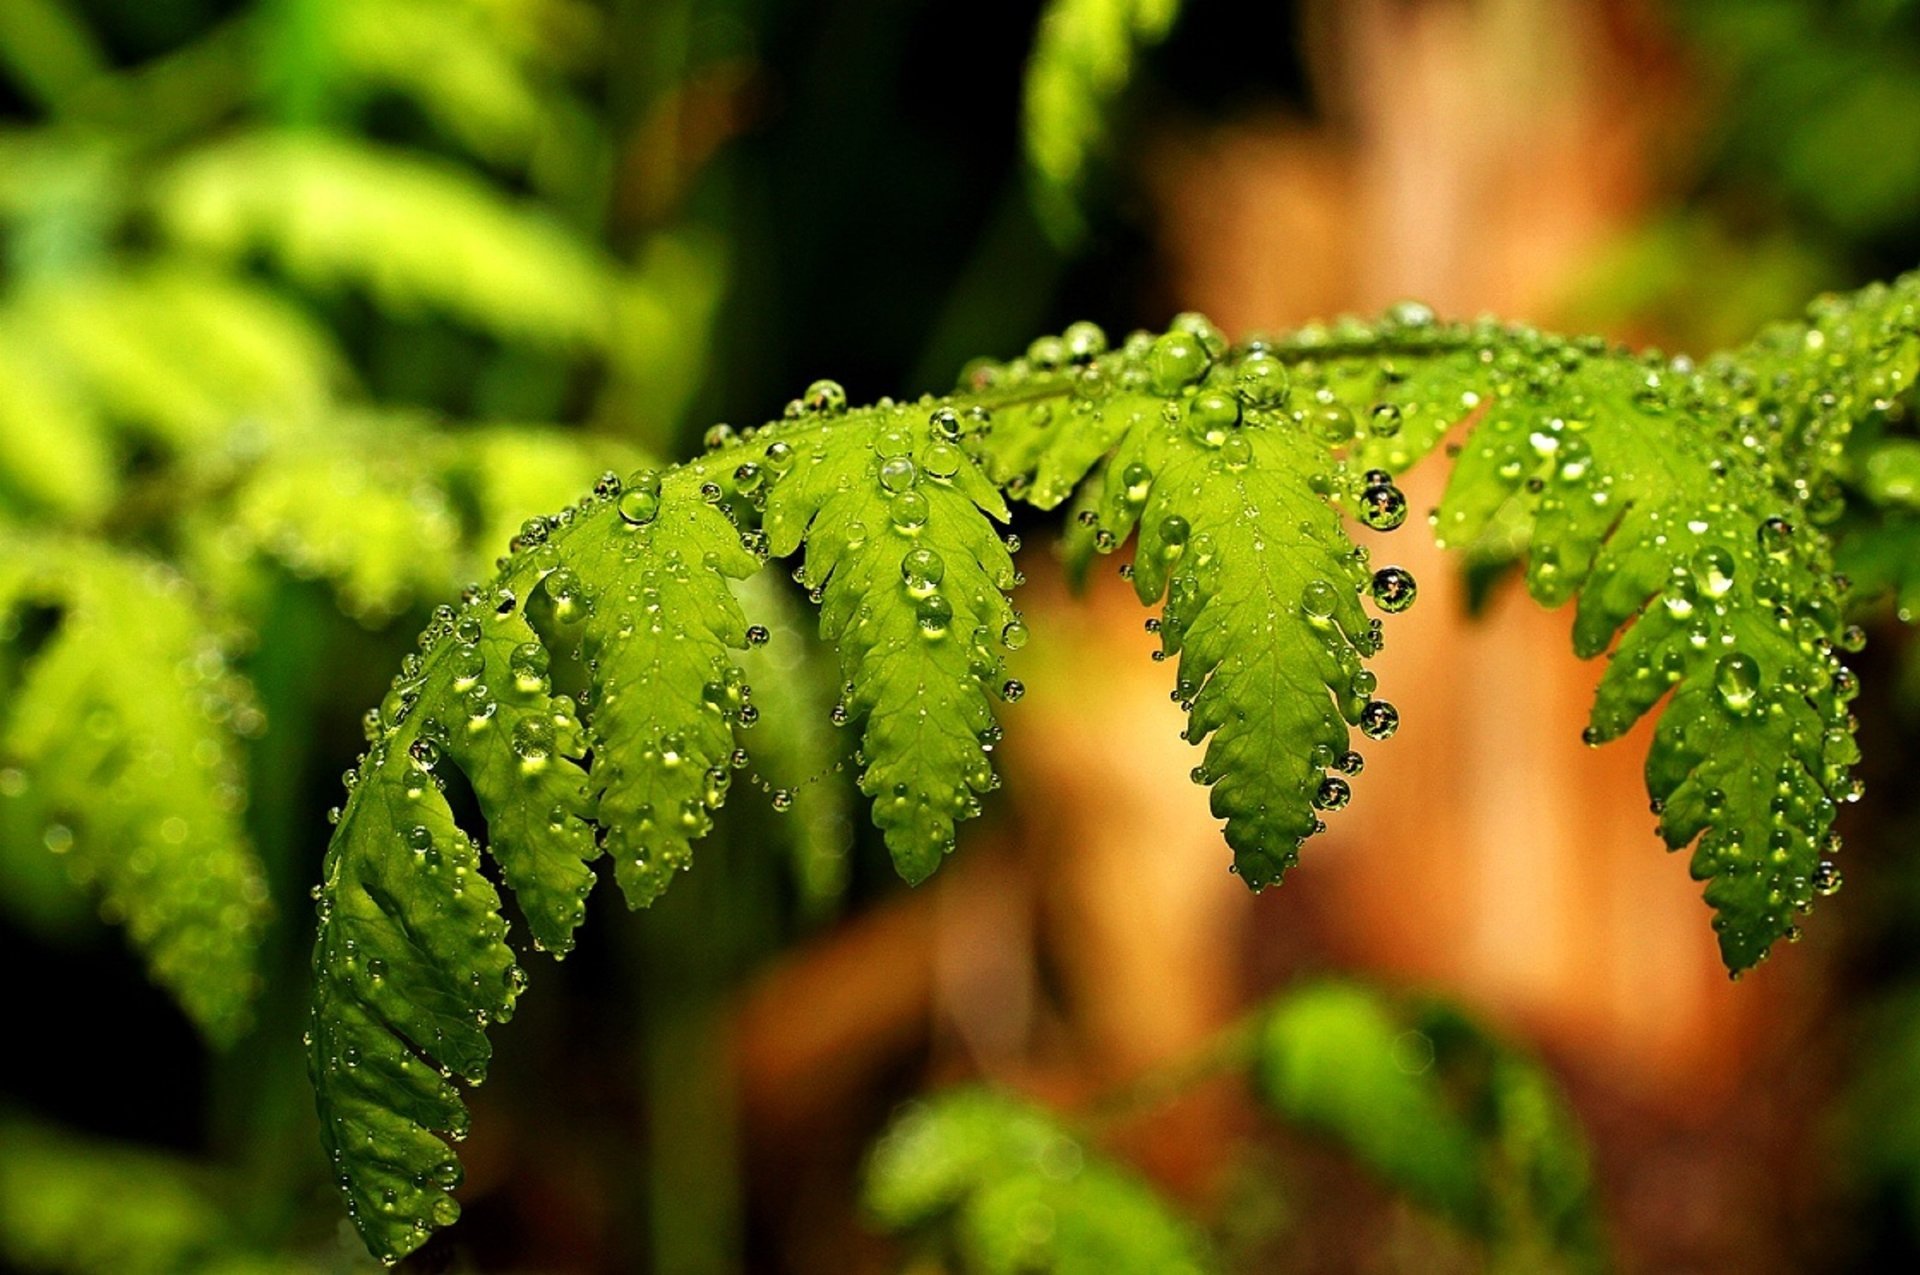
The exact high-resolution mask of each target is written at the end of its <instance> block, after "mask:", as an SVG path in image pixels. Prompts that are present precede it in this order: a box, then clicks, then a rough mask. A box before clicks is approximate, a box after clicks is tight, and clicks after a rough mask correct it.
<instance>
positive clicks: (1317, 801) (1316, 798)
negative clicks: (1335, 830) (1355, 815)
mask: <svg viewBox="0 0 1920 1275" xmlns="http://www.w3.org/2000/svg"><path fill="white" fill-rule="evenodd" d="M1352 799H1353V787H1352V785H1350V784H1349V783H1347V781H1346V780H1344V779H1342V778H1340V777H1339V776H1338V775H1328V776H1327V777H1326V778H1324V779H1322V780H1321V781H1320V786H1319V787H1318V788H1316V789H1315V790H1314V793H1313V804H1314V805H1315V806H1318V807H1319V808H1320V809H1322V810H1342V809H1345V808H1346V804H1347V803H1348V802H1349V801H1351V800H1352Z"/></svg>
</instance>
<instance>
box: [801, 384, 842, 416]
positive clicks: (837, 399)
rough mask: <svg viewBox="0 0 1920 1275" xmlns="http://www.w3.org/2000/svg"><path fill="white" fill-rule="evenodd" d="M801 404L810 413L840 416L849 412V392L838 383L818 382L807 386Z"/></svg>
mask: <svg viewBox="0 0 1920 1275" xmlns="http://www.w3.org/2000/svg"><path fill="white" fill-rule="evenodd" d="M789 384H791V382H789ZM800 404H801V406H802V407H804V408H806V410H807V411H809V412H815V413H818V414H819V415H822V416H839V415H842V414H844V413H845V412H846V410H847V391H846V390H845V389H843V388H842V387H841V385H840V382H838V381H829V380H824V379H822V380H818V381H815V382H814V383H813V384H811V385H809V386H807V392H806V393H805V394H802V395H801V396H800Z"/></svg>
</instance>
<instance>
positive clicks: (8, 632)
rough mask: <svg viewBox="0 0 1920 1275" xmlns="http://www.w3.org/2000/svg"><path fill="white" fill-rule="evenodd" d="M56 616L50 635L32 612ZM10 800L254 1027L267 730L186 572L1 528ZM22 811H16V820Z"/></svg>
mask: <svg viewBox="0 0 1920 1275" xmlns="http://www.w3.org/2000/svg"><path fill="white" fill-rule="evenodd" d="M36 614H37V615H39V616H41V617H43V620H44V621H46V622H50V623H51V625H52V628H51V632H50V633H49V634H47V635H45V636H44V637H43V638H36V637H35V634H34V633H33V632H32V631H31V629H29V630H27V631H23V629H22V627H21V626H22V624H23V622H25V621H29V620H30V619H31V618H32V616H33V615H36ZM28 639H33V640H35V641H36V642H37V645H35V646H33V647H31V648H30V649H28V650H27V651H26V652H25V656H26V658H25V659H24V661H23V662H21V663H19V664H18V665H11V664H9V663H0V673H9V670H11V672H10V676H9V680H8V682H7V684H4V685H0V705H4V712H3V713H0V801H6V802H12V803H19V804H21V805H24V806H26V807H27V808H28V809H29V810H30V811H31V812H32V815H33V817H34V818H36V819H38V820H39V821H40V822H41V823H42V824H43V826H44V827H45V829H46V833H45V843H46V846H47V847H48V848H49V849H51V850H53V851H55V852H56V853H60V854H64V855H67V856H70V864H71V872H72V874H73V876H74V877H75V879H76V880H78V881H81V882H83V883H88V884H91V885H92V886H93V887H94V888H95V889H96V890H97V891H98V892H99V895H100V899H101V911H102V913H103V914H104V915H106V916H109V917H111V918H114V919H116V920H118V921H119V922H120V923H121V924H122V925H124V926H125V928H126V930H127V933H128V935H129V937H130V938H131V939H132V941H133V944H134V946H135V947H137V948H138V949H139V950H140V951H141V952H142V953H143V954H144V955H145V957H146V960H147V964H148V966H149V968H150V970H151V971H152V974H153V977H154V979H155V980H156V981H157V982H159V983H160V984H161V985H162V986H164V987H166V988H167V989H168V991H170V992H171V993H172V994H173V995H174V997H175V998H176V999H177V1000H179V1002H180V1004H181V1006H182V1007H183V1008H184V1009H185V1010H186V1011H187V1013H188V1015H189V1016H190V1017H191V1018H193V1020H194V1021H195V1022H196V1023H197V1024H198V1025H199V1026H200V1028H201V1029H202V1030H203V1031H204V1032H205V1033H206V1034H207V1035H208V1037H210V1038H211V1039H213V1040H214V1041H216V1042H222V1043H224V1042H227V1041H231V1040H232V1039H233V1038H234V1037H236V1036H237V1035H238V1034H239V1033H240V1032H241V1030H242V1029H244V1028H245V1026H246V1025H247V1021H248V1013H249V1007H250V1002H251V1000H252V997H253V994H254V991H255V986H256V984H257V982H258V975H257V973H256V972H255V959H256V955H257V948H258V945H259V941H260V933H261V929H262V926H263V924H264V921H265V913H266V898H267V896H266V883H265V881H264V879H263V875H262V871H261V867H260V864H259V861H258V859H257V858H256V857H255V855H254V852H253V850H252V848H251V847H250V846H249V845H248V843H247V840H246V837H245V835H244V832H243V830H242V828H241V806H242V804H243V797H242V792H243V789H242V784H241V776H240V772H239V764H238V759H237V757H236V753H237V746H236V742H235V738H234V737H235V734H236V733H239V734H251V733H254V732H256V731H257V730H258V729H259V728H260V725H261V723H260V721H259V711H258V709H256V708H255V707H254V706H253V703H252V699H251V695H250V693H249V691H248V688H247V686H246V684H245V683H244V682H243V681H242V680H241V679H240V678H239V677H238V676H237V675H236V674H234V673H233V672H231V671H230V670H229V669H228V667H227V665H226V663H225V661H224V658H223V656H222V653H221V650H220V647H219V645H218V643H217V642H216V641H215V639H214V637H213V635H212V634H211V632H210V631H209V629H208V626H207V622H206V620H205V618H204V617H203V615H202V614H201V612H200V610H199V608H198V607H197V605H196V604H195V602H194V600H193V598H192V596H191V594H190V593H189V592H188V590H187V588H186V586H185V584H184V583H183V582H182V581H181V580H180V579H179V578H178V577H176V576H174V575H172V574H171V573H170V572H168V571H166V570H164V569H163V568H161V567H160V566H158V565H157V564H153V563H149V562H145V561H142V560H139V559H136V558H131V557H125V556H122V555H120V554H117V553H115V552H113V551H110V550H107V549H103V548H100V547H97V546H94V545H89V544H86V543H84V542H79V541H70V540H63V539H50V538H42V537H31V536H24V535H21V534H18V533H11V532H0V640H4V642H5V643H6V644H8V645H12V644H15V643H19V642H22V641H25V640H28ZM9 821H10V822H11V821H12V820H11V819H10V820H9Z"/></svg>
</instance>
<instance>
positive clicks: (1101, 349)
mask: <svg viewBox="0 0 1920 1275" xmlns="http://www.w3.org/2000/svg"><path fill="white" fill-rule="evenodd" d="M1060 340H1061V343H1062V344H1063V345H1064V346H1065V347H1066V353H1067V357H1068V358H1069V359H1071V360H1072V361H1073V362H1075V363H1086V362H1088V361H1090V360H1092V359H1096V358H1098V357H1099V356H1100V355H1102V354H1105V353H1106V352H1107V334H1106V333H1105V332H1103V331H1102V330H1101V328H1100V325H1099V324H1097V323H1088V322H1086V321H1084V320H1083V321H1081V322H1079V323H1069V324H1068V325H1067V330H1066V331H1065V332H1062V333H1061V334H1060Z"/></svg>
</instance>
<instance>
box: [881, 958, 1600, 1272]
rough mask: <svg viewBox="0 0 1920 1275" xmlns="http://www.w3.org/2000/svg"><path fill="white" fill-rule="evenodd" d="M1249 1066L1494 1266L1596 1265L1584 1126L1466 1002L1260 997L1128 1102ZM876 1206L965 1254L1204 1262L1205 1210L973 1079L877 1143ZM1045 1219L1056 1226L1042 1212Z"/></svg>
mask: <svg viewBox="0 0 1920 1275" xmlns="http://www.w3.org/2000/svg"><path fill="white" fill-rule="evenodd" d="M1223 1068H1225V1069H1227V1070H1231V1071H1235V1072H1239V1071H1244V1072H1245V1074H1246V1075H1247V1076H1248V1078H1249V1079H1251V1080H1252V1081H1253V1083H1254V1087H1255V1088H1256V1090H1257V1091H1258V1092H1259V1094H1260V1095H1261V1097H1262V1098H1263V1100H1264V1101H1265V1103H1266V1105H1267V1106H1268V1108H1269V1109H1270V1110H1271V1112H1272V1113H1273V1115H1274V1116H1276V1117H1277V1118H1278V1121H1279V1123H1280V1124H1282V1125H1283V1126H1286V1127H1290V1128H1294V1129H1297V1130H1300V1131H1302V1132H1305V1133H1309V1134H1312V1135H1314V1136H1316V1137H1317V1138H1319V1139H1321V1140H1323V1141H1325V1142H1327V1143H1330V1144H1332V1145H1333V1146H1334V1147H1336V1148H1337V1149H1338V1150H1340V1151H1342V1152H1344V1153H1345V1154H1346V1155H1348V1156H1350V1157H1351V1158H1353V1159H1354V1160H1356V1161H1357V1162H1359V1163H1360V1164H1361V1165H1363V1166H1365V1167H1366V1168H1367V1169H1369V1170H1371V1171H1372V1172H1373V1173H1374V1174H1375V1175H1377V1176H1378V1177H1379V1178H1380V1179H1381V1180H1382V1183H1383V1185H1385V1186H1386V1187H1387V1188H1388V1189H1389V1190H1390V1191H1391V1192H1392V1193H1393V1194H1394V1195H1396V1196H1400V1197H1403V1198H1406V1199H1408V1200H1410V1201H1412V1202H1414V1203H1415V1204H1418V1205H1420V1206H1422V1207H1424V1208H1427V1209H1430V1210H1432V1211H1434V1212H1435V1213H1437V1214H1438V1215H1440V1216H1441V1217H1443V1218H1445V1219H1446V1220H1447V1221H1449V1222H1450V1223H1452V1224H1454V1225H1456V1226H1458V1227H1460V1228H1461V1229H1462V1230H1464V1231H1465V1232H1467V1233H1468V1234H1470V1235H1472V1236H1474V1237H1475V1238H1476V1239H1477V1240H1478V1241H1479V1242H1481V1243H1482V1244H1484V1246H1485V1251H1486V1255H1487V1257H1488V1259H1489V1266H1490V1268H1491V1269H1496V1270H1513V1271H1580V1270H1596V1269H1600V1268H1602V1267H1603V1266H1604V1254H1603V1252H1602V1249H1601V1245H1600V1241H1599V1230H1598V1219H1597V1215H1596V1211H1595V1204H1594V1199H1593V1184H1592V1180H1591V1175H1590V1172H1589V1168H1588V1159H1587V1151H1586V1143H1585V1138H1584V1136H1583V1135H1582V1133H1581V1131H1580V1128H1579V1126H1578V1125H1577V1123H1576V1122H1575V1121H1574V1118H1573V1115H1572V1112H1571V1109H1570V1108H1569V1107H1568V1104H1567V1102H1566V1100H1565V1098H1564V1097H1563V1096H1562V1095H1561V1094H1560V1091H1559V1088H1558V1086H1557V1085H1556V1084H1555V1083H1554V1081H1553V1080H1552V1078H1551V1077H1550V1076H1549V1075H1548V1074H1547V1073H1546V1071H1545V1070H1544V1069H1542V1068H1541V1067H1540V1066H1539V1065H1538V1064H1537V1063H1535V1062H1533V1061H1532V1060H1531V1059H1529V1058H1527V1057H1526V1056H1524V1055H1523V1054H1521V1053H1520V1052H1518V1051H1516V1050H1514V1049H1512V1048H1511V1047H1509V1046H1507V1045H1505V1044H1503V1043H1502V1042H1500V1041H1499V1040H1497V1039H1496V1038H1495V1037H1493V1036H1492V1035H1490V1034H1489V1033H1487V1032H1486V1031H1485V1030H1483V1029H1482V1028H1481V1027H1479V1026H1478V1025H1477V1024H1476V1023H1474V1022H1473V1021H1472V1020H1471V1019H1470V1018H1468V1017H1467V1016H1466V1015H1464V1014H1462V1013H1461V1012H1460V1011H1458V1010H1456V1009H1454V1008H1452V1007H1450V1006H1448V1005H1445V1004H1443V1003H1440V1002H1437V1001H1426V1000H1419V999H1412V998H1396V997H1393V996H1390V995H1387V994H1385V993H1381V992H1377V991H1373V990H1369V989H1367V988H1364V987H1361V986H1358V985H1352V984H1345V983H1310V984H1307V985H1305V986H1302V987H1299V988H1296V989H1293V990H1290V991H1288V992H1285V993H1283V994H1282V995H1280V996H1278V997H1276V998H1275V999H1274V1000H1273V1001H1271V1002H1269V1003H1268V1004H1266V1005H1263V1006H1261V1007H1260V1008H1258V1009H1256V1010H1255V1011H1254V1012H1253V1013H1252V1014H1250V1015H1249V1016H1248V1017H1247V1019H1246V1020H1244V1021H1243V1022H1242V1023H1241V1024H1239V1025H1237V1026H1235V1027H1232V1028H1230V1029H1228V1030H1227V1031H1226V1032H1224V1033H1223V1034H1222V1035H1221V1036H1219V1037H1218V1038H1216V1039H1215V1040H1214V1041H1212V1042H1210V1043H1209V1044H1208V1045H1206V1046H1204V1047H1203V1048H1202V1050H1201V1052H1200V1053H1199V1054H1198V1055H1197V1056H1196V1057H1195V1058H1194V1059H1191V1060H1188V1061H1186V1062H1183V1063H1179V1064H1176V1066H1175V1068H1174V1070H1173V1071H1172V1072H1170V1073H1168V1075H1166V1076H1162V1077H1149V1078H1148V1081H1147V1082H1146V1083H1145V1084H1144V1085H1143V1086H1142V1087H1141V1088H1140V1089H1138V1090H1135V1091H1129V1092H1128V1093H1127V1094H1126V1095H1125V1097H1126V1099H1127V1101H1126V1102H1124V1103H1122V1104H1119V1105H1118V1106H1113V1105H1109V1106H1106V1107H1099V1108H1096V1112H1095V1114H1096V1118H1095V1120H1094V1122H1093V1127H1094V1128H1095V1129H1101V1128H1106V1127H1110V1124H1111V1121H1112V1120H1113V1119H1114V1117H1115V1114H1116V1112H1118V1113H1119V1114H1120V1115H1123V1116H1124V1115H1125V1114H1126V1113H1127V1112H1128V1111H1131V1110H1134V1109H1137V1107H1138V1106H1139V1105H1140V1103H1141V1101H1142V1100H1148V1101H1154V1102H1158V1101H1164V1100H1165V1099H1166V1098H1168V1097H1170V1096H1172V1095H1173V1094H1175V1093H1177V1092H1178V1091H1179V1090H1180V1088H1182V1087H1183V1085H1184V1084H1189V1083H1192V1082H1195V1081H1197V1080H1201V1079H1204V1078H1207V1077H1209V1076H1214V1075H1217V1074H1220V1072H1221V1071H1222V1070H1223ZM865 1198H866V1204H867V1208H868V1210H869V1212H870V1213H872V1215H873V1216H874V1218H875V1220H876V1221H877V1222H878V1223H879V1224H880V1225H881V1226H882V1227H883V1228H884V1229H886V1230H888V1231H891V1232H895V1233H900V1234H905V1235H908V1236H915V1237H918V1238H920V1239H921V1240H922V1241H923V1242H925V1243H926V1245H927V1248H928V1251H929V1254H930V1255H931V1256H934V1257H935V1258H936V1260H940V1259H945V1260H946V1264H947V1265H948V1266H950V1267H955V1268H957V1269H960V1270H965V1271H977V1272H998V1271H1016V1270H1018V1271H1050V1272H1070V1271H1096V1270H1110V1271H1118V1272H1131V1271H1141V1272H1148V1271H1153V1272H1158V1271H1163V1270H1180V1269H1191V1270H1198V1269H1212V1268H1213V1266H1214V1264H1215V1263H1214V1261H1213V1257H1212V1254H1211V1252H1210V1249H1209V1246H1208V1244H1207V1241H1206V1239H1205V1237H1204V1235H1203V1233H1202V1232H1201V1231H1200V1229H1199V1228H1198V1226H1197V1225H1196V1224H1195V1223H1193V1222H1191V1221H1188V1220H1186V1219H1185V1218H1183V1217H1182V1216H1181V1215H1180V1214H1179V1213H1178V1212H1177V1211H1176V1210H1174V1209H1173V1208H1172V1207H1171V1206H1170V1205H1168V1204H1167V1203H1165V1202H1164V1201H1161V1200H1159V1199H1158V1198H1157V1197H1156V1196H1155V1195H1154V1194H1153V1193H1152V1192H1151V1191H1150V1190H1149V1189H1148V1188H1147V1187H1146V1185H1145V1184H1144V1183H1142V1182H1140V1181H1138V1180H1136V1179H1134V1178H1133V1177H1132V1176H1131V1175H1129V1174H1126V1173H1125V1172H1123V1171H1118V1170H1116V1169H1115V1168H1114V1167H1113V1166H1112V1165H1111V1164H1109V1163H1108V1162H1106V1161H1104V1160H1102V1159H1101V1158H1099V1157H1098V1156H1097V1155H1096V1154H1094V1153H1093V1152H1090V1151H1088V1150H1086V1149H1085V1148H1084V1147H1083V1146H1082V1144H1081V1142H1080V1141H1079V1140H1078V1139H1077V1138H1076V1137H1075V1136H1074V1135H1073V1134H1071V1133H1069V1132H1068V1131H1067V1129H1066V1128H1064V1127H1063V1125H1062V1123H1061V1122H1060V1121H1058V1120H1056V1119H1055V1118H1054V1117H1051V1116H1049V1115H1047V1114H1045V1113H1043V1112H1040V1111H1038V1110H1036V1109H1034V1108H1033V1107H1031V1106H1028V1105H1027V1104H1025V1103H1022V1102H1019V1101H1017V1100H1015V1099H1012V1098H1010V1097H1007V1096H1004V1095H1001V1094H997V1093H993V1092H990V1091H982V1090H974V1089H961V1090H955V1091H952V1092H949V1093H946V1094H942V1095H940V1096H939V1097H937V1098H935V1099H934V1100H933V1101H932V1102H931V1103H925V1104H915V1105H913V1106H911V1107H909V1108H908V1109H907V1111H906V1112H905V1113H903V1114H902V1115H901V1116H899V1117H898V1118H897V1119H896V1120H895V1121H894V1123H893V1124H892V1125H891V1126H890V1127H889V1129H888V1131H887V1132H886V1134H885V1135H884V1136H883V1137H882V1138H881V1139H880V1141H879V1142H878V1143H877V1144H876V1145H875V1147H874V1150H873V1154H872V1157H871V1161H870V1164H869V1167H868V1172H867V1183H866V1190H865ZM1049 1219H1050V1220H1051V1222H1052V1225H1051V1226H1047V1225H1043V1224H1042V1223H1043V1222H1045V1221H1047V1220H1049Z"/></svg>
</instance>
